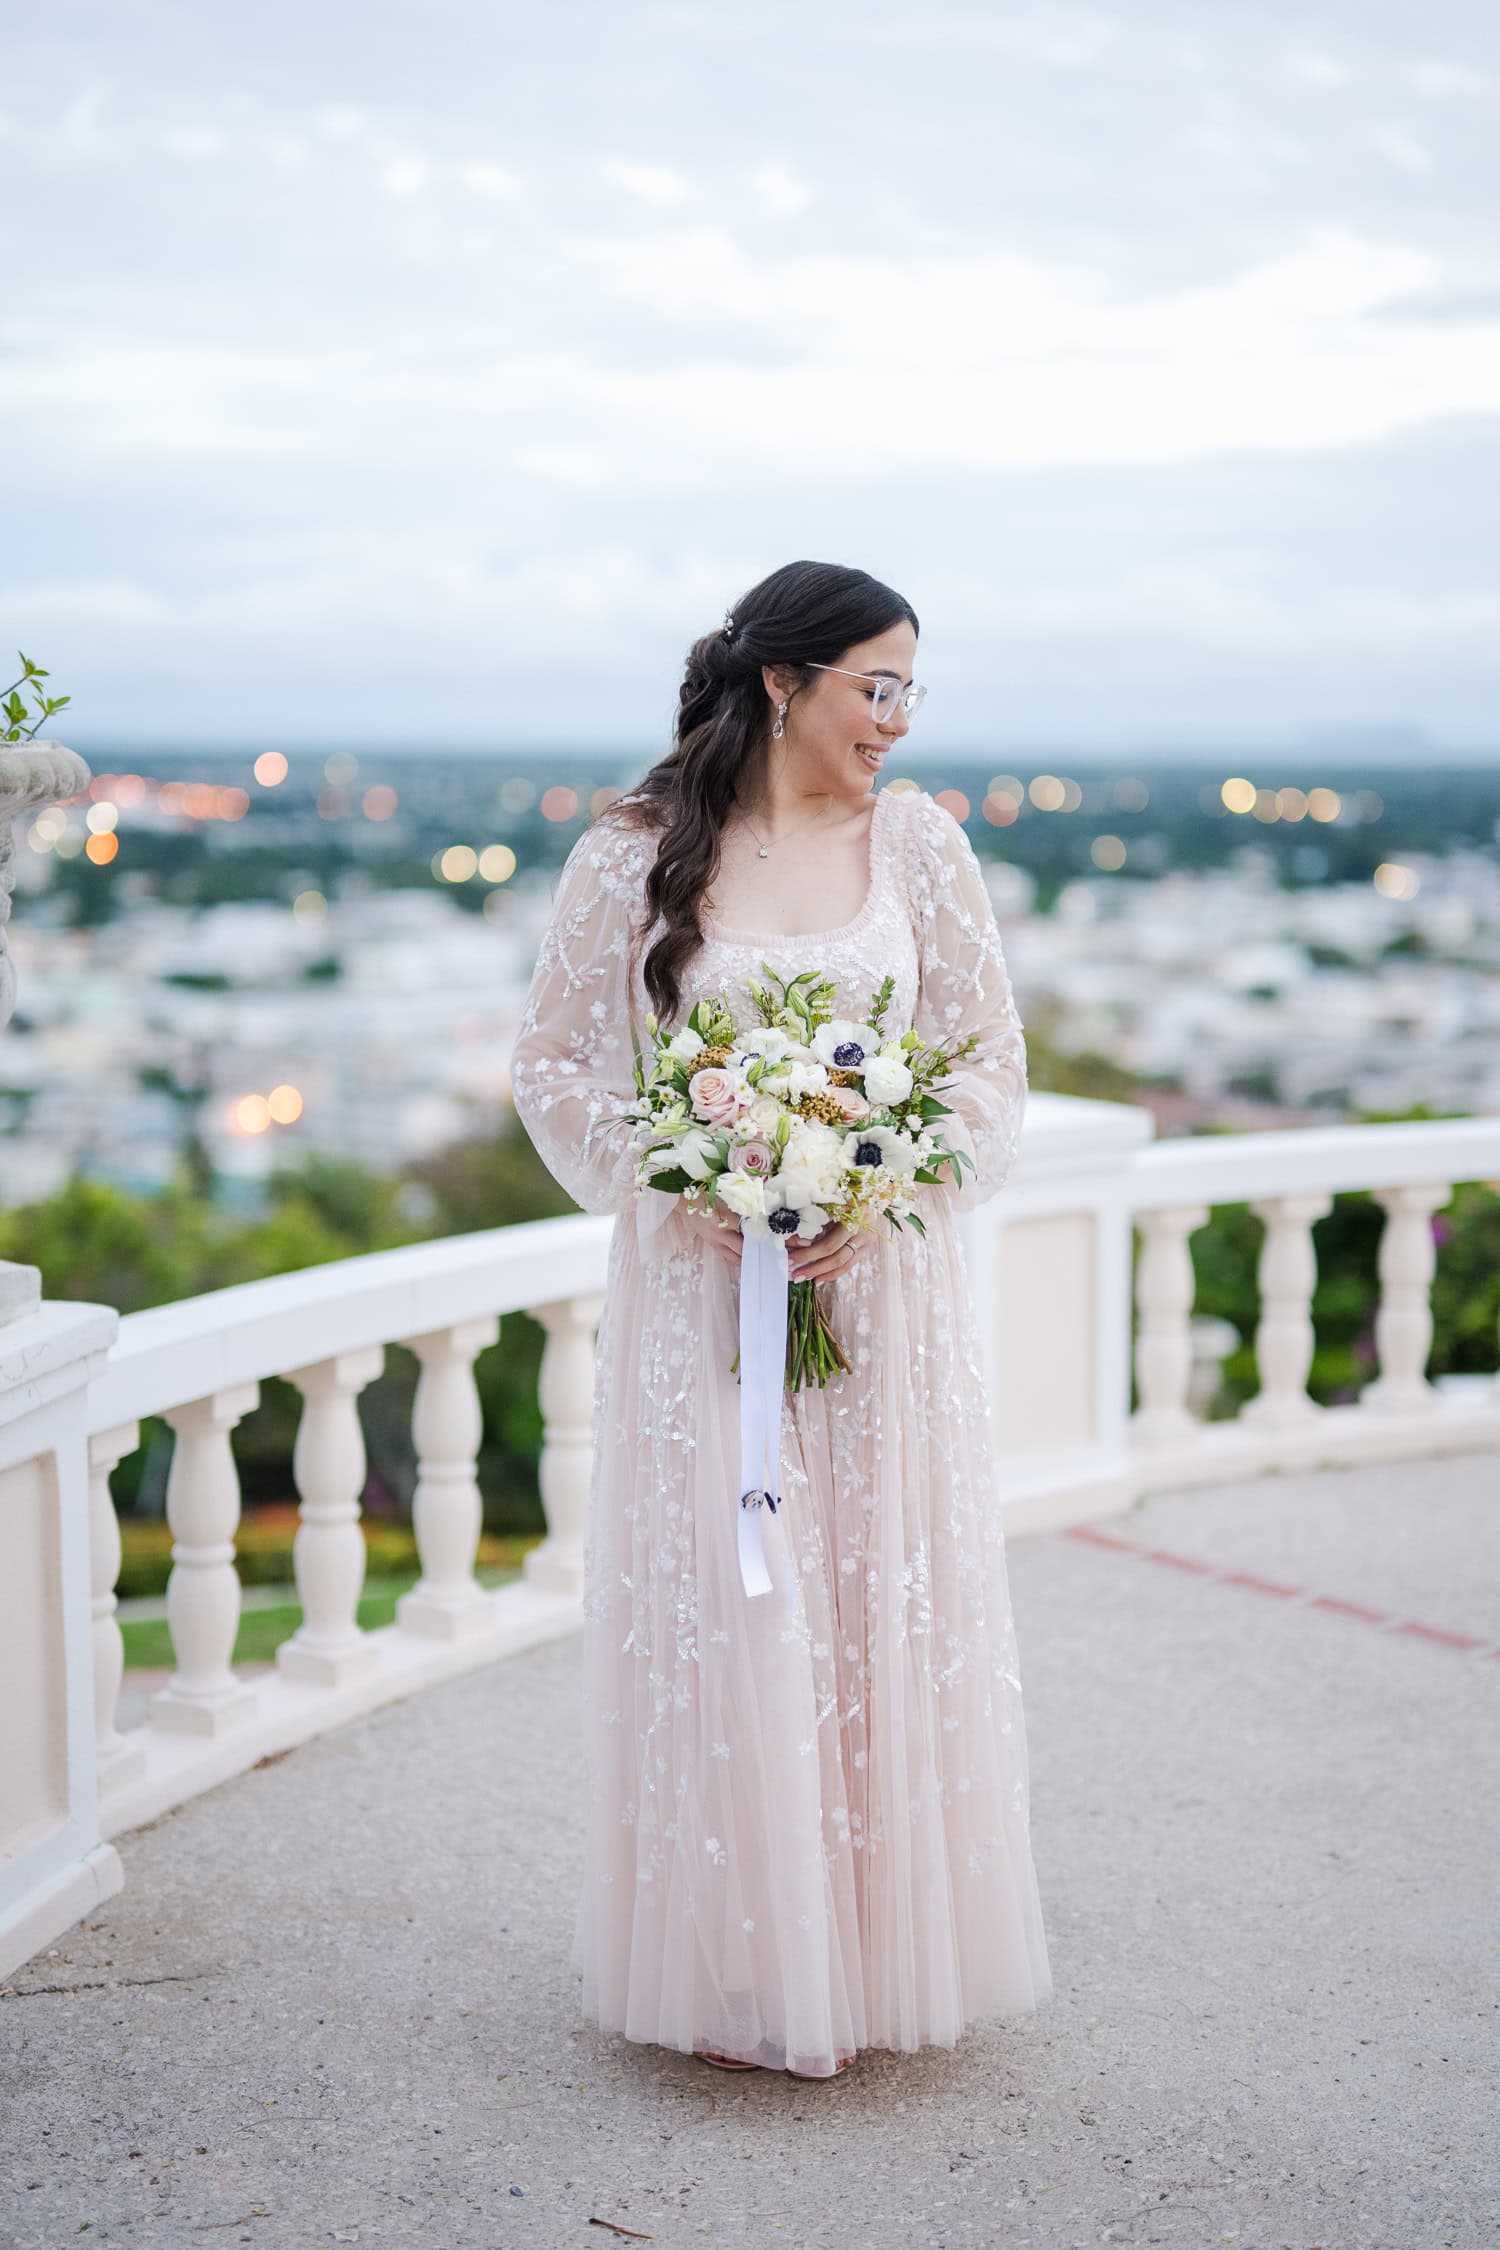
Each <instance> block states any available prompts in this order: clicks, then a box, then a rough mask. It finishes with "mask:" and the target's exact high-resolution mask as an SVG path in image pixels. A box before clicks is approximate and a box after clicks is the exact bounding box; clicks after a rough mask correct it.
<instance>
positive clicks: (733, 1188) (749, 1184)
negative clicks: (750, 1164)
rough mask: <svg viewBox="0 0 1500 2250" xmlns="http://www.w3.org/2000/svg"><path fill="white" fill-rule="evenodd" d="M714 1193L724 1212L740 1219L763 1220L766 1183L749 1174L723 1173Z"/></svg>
mask: <svg viewBox="0 0 1500 2250" xmlns="http://www.w3.org/2000/svg"><path fill="white" fill-rule="evenodd" d="M714 1193H715V1196H716V1197H717V1200H718V1201H719V1202H720V1203H722V1204H723V1205H724V1207H725V1209H726V1210H728V1211H733V1212H735V1213H737V1214H738V1216H739V1217H740V1218H742V1219H763V1218H764V1217H765V1215H766V1183H765V1181H764V1180H757V1179H755V1178H754V1177H753V1175H752V1174H750V1173H749V1172H725V1173H724V1174H723V1176H722V1177H721V1179H720V1180H719V1182H718V1185H717V1187H716V1188H715V1190H714Z"/></svg>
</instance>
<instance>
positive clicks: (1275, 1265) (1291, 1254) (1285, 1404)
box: [1242, 1195, 1333, 1435]
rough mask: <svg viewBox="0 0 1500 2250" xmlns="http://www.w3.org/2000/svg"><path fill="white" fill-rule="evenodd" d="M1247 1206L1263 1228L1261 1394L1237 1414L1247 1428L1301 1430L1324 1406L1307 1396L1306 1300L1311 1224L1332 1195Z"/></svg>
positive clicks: (1312, 1265) (1311, 1272) (1313, 1283)
mask: <svg viewBox="0 0 1500 2250" xmlns="http://www.w3.org/2000/svg"><path fill="white" fill-rule="evenodd" d="M1250 1209H1251V1211H1252V1213H1253V1214H1254V1216H1255V1217H1256V1218H1257V1219H1260V1220H1262V1221H1263V1222H1264V1224H1265V1230H1266V1237H1265V1241H1264V1242H1263V1244H1262V1245H1261V1253H1260V1263H1259V1267H1258V1275H1259V1280H1260V1304H1261V1313H1260V1324H1259V1326H1258V1327H1257V1329H1256V1331H1255V1357H1256V1363H1257V1366H1258V1367H1259V1370H1260V1390H1259V1392H1258V1394H1257V1395H1256V1397H1254V1398H1252V1399H1249V1400H1247V1401H1246V1403H1245V1406H1244V1407H1243V1409H1242V1413H1243V1416H1244V1419H1245V1421H1246V1422H1247V1423H1248V1424H1250V1425H1251V1427H1252V1428H1256V1429H1262V1430H1268V1431H1271V1432H1274V1433H1276V1434H1278V1435H1283V1434H1285V1433H1287V1432H1293V1431H1300V1430H1302V1429H1304V1428H1305V1427H1306V1425H1307V1424H1308V1423H1310V1422H1313V1421H1316V1419H1317V1418H1318V1416H1319V1415H1320V1414H1321V1413H1322V1411H1323V1409H1322V1408H1321V1407H1320V1406H1319V1405H1318V1403H1317V1401H1316V1399H1311V1398H1309V1397H1308V1395H1307V1378H1308V1374H1309V1372H1310V1370H1311V1368H1312V1363H1313V1349H1314V1345H1315V1341H1316V1339H1315V1336H1314V1332H1313V1318H1312V1300H1313V1291H1314V1289H1315V1288H1316V1287H1317V1282H1318V1260H1317V1253H1316V1251H1315V1249H1314V1247H1313V1238H1312V1229H1313V1222H1314V1221H1315V1220H1317V1219H1321V1218H1324V1217H1325V1216H1326V1215H1327V1213H1328V1212H1329V1211H1331V1210H1332V1209H1333V1197H1332V1196H1331V1195H1271V1196H1265V1197H1263V1198H1262V1199H1261V1200H1260V1201H1258V1202H1253V1203H1252V1204H1251V1205H1250Z"/></svg>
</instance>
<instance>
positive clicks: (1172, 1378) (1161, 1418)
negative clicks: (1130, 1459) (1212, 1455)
mask: <svg viewBox="0 0 1500 2250" xmlns="http://www.w3.org/2000/svg"><path fill="white" fill-rule="evenodd" d="M1208 1216H1209V1213H1208V1206H1207V1204H1205V1203H1193V1204H1183V1205H1180V1206H1179V1207H1178V1208H1177V1209H1175V1210H1171V1211H1139V1212H1137V1213H1136V1220H1135V1223H1136V1225H1137V1226H1138V1227H1139V1229H1140V1232H1141V1248H1140V1255H1139V1257H1138V1259H1137V1261H1136V1280H1135V1301H1136V1306H1137V1308H1138V1311H1139V1315H1140V1323H1139V1328H1138V1332H1137V1340H1136V1347H1135V1369H1136V1390H1137V1394H1138V1397H1139V1401H1140V1403H1139V1405H1138V1406H1137V1408H1136V1411H1135V1413H1134V1414H1133V1415H1132V1416H1131V1418H1130V1435H1131V1438H1132V1440H1133V1442H1135V1443H1137V1444H1141V1445H1149V1446H1164V1445H1181V1444H1183V1443H1184V1442H1185V1441H1187V1442H1191V1441H1192V1440H1195V1439H1196V1438H1197V1436H1198V1434H1199V1429H1200V1425H1199V1422H1198V1419H1197V1417H1196V1415H1194V1414H1193V1413H1191V1412H1190V1410H1189V1408H1188V1404H1187V1399H1188V1389H1189V1385H1190V1383H1191V1380H1192V1373H1193V1347H1192V1331H1191V1327H1190V1321H1191V1316H1192V1310H1193V1296H1194V1281H1193V1254H1192V1251H1191V1250H1190V1249H1189V1247H1188V1236H1189V1235H1190V1234H1192V1233H1193V1231H1194V1229H1195V1228H1197V1227H1201V1226H1206V1225H1207V1224H1208Z"/></svg>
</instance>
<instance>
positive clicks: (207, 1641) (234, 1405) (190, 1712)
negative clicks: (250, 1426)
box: [150, 1383, 260, 1735]
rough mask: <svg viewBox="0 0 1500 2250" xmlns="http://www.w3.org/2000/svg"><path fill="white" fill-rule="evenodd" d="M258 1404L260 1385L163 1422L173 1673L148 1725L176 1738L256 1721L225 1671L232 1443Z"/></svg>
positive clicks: (239, 1387) (205, 1401)
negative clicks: (167, 1446)
mask: <svg viewBox="0 0 1500 2250" xmlns="http://www.w3.org/2000/svg"><path fill="white" fill-rule="evenodd" d="M259 1399H260V1385H259V1384H258V1383H238V1384H236V1385H234V1387H233V1388H232V1389H230V1390H226V1391H215V1392H214V1393H213V1395H212V1397H210V1398H200V1399H194V1400H193V1401H192V1403H191V1404H190V1405H188V1406H174V1407H172V1408H171V1409H170V1410H169V1412H168V1413H167V1416H166V1420H167V1422H168V1423H169V1424H170V1426H171V1428H172V1430H173V1431H174V1432H175V1434H176V1439H177V1442H176V1444H175V1445H174V1447H173V1449H172V1466H171V1469H170V1471H169V1473H168V1476H167V1521H168V1523H169V1524H170V1525H171V1527H172V1536H173V1547H172V1575H171V1577H170V1578H169V1579H168V1581H167V1621H168V1623H169V1625H170V1626H171V1629H172V1649H173V1653H174V1654H175V1656H176V1659H177V1669H176V1671H175V1672H174V1673H173V1675H172V1677H171V1679H170V1680H169V1681H168V1683H167V1685H166V1686H165V1687H164V1688H160V1689H158V1691H157V1693H156V1694H155V1695H153V1696H152V1698H151V1703H150V1719H151V1724H152V1725H153V1726H155V1727H163V1728H166V1729H167V1730H168V1731H169V1732H171V1733H174V1734H202V1735H219V1734H223V1733H225V1732H226V1731H227V1730H228V1729H229V1728H230V1727H237V1726H242V1725H244V1724H245V1722H246V1721H247V1720H249V1719H253V1718H254V1716H255V1714H256V1709H257V1704H258V1697H257V1694H256V1691H255V1689H254V1687H253V1686H251V1685H249V1684H248V1683H247V1682H245V1681H243V1680H237V1679H236V1678H235V1676H234V1673H233V1671H232V1669H231V1666H232V1664H233V1661H234V1643H235V1636H236V1634H237V1633H238V1631H239V1623H240V1581H239V1574H238V1572H237V1571H236V1570H235V1567H234V1535H235V1532H236V1530H237V1529H238V1527H239V1520H240V1480H239V1472H238V1470H237V1469H236V1467H235V1463H234V1450H233V1447H232V1446H231V1444H230V1442H229V1441H230V1432H231V1431H232V1430H233V1429H234V1427H235V1425H236V1423H238V1422H239V1420H240V1418H241V1417H242V1416H243V1415H245V1414H248V1413H250V1412H251V1410H252V1408H254V1407H255V1406H256V1405H257V1404H258V1402H259Z"/></svg>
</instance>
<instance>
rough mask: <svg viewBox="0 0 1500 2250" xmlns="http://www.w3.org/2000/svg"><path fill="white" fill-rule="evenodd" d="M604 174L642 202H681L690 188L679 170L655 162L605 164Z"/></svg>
mask: <svg viewBox="0 0 1500 2250" xmlns="http://www.w3.org/2000/svg"><path fill="white" fill-rule="evenodd" d="M602 170H603V172H604V176H605V178H606V179H607V180H610V181H612V182H613V184H614V185H615V186H616V187H619V188H623V189H624V190H625V193H626V194H627V195H633V196H636V197H637V198H638V199H639V200H640V201H641V202H642V203H681V202H683V201H684V200H685V199H686V197H687V196H688V195H689V194H690V193H691V192H692V191H691V188H690V187H689V184H688V182H687V181H686V180H685V179H684V178H683V176H682V174H681V173H680V172H670V171H668V170H667V169H666V168H665V166H663V165H659V164H605V165H604V166H603V167H602Z"/></svg>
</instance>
